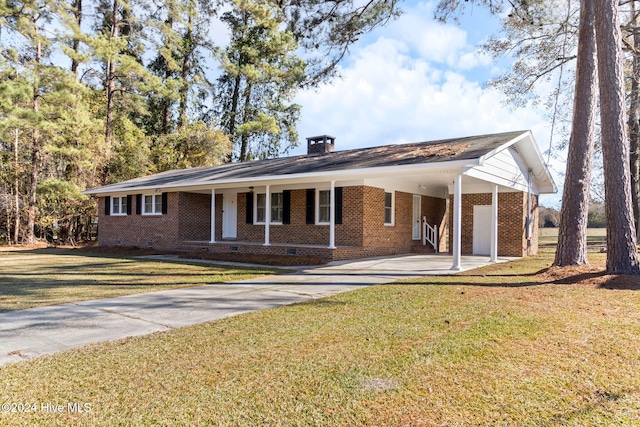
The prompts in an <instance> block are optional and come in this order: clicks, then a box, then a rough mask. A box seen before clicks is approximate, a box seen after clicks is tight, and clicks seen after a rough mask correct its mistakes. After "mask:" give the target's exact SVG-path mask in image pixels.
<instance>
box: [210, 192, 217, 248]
mask: <svg viewBox="0 0 640 427" xmlns="http://www.w3.org/2000/svg"><path fill="white" fill-rule="evenodd" d="M215 242H216V190H215V188H213V189H211V240H210V241H209V243H215Z"/></svg>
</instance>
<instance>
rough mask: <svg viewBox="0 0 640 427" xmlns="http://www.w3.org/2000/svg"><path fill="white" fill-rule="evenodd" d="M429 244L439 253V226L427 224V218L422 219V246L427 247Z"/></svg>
mask: <svg viewBox="0 0 640 427" xmlns="http://www.w3.org/2000/svg"><path fill="white" fill-rule="evenodd" d="M427 242H429V244H430V245H431V246H433V249H434V250H435V251H436V252H438V226H437V225H435V224H434V225H429V223H428V222H427V217H426V216H423V217H422V244H423V245H425V246H426V245H427Z"/></svg>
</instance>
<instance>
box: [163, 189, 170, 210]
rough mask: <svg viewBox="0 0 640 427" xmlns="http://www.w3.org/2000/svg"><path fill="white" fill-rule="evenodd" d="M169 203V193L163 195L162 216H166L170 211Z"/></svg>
mask: <svg viewBox="0 0 640 427" xmlns="http://www.w3.org/2000/svg"><path fill="white" fill-rule="evenodd" d="M168 205H169V203H168V201H167V193H162V215H166V214H167V212H168V211H169V206H168Z"/></svg>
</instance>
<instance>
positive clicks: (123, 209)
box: [120, 197, 127, 214]
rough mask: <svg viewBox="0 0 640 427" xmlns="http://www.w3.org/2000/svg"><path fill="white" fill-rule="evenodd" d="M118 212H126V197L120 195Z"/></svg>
mask: <svg viewBox="0 0 640 427" xmlns="http://www.w3.org/2000/svg"><path fill="white" fill-rule="evenodd" d="M120 213H121V214H126V213H127V198H126V197H122V198H121V199H120Z"/></svg>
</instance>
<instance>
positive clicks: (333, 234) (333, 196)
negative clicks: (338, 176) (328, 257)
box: [329, 181, 336, 249]
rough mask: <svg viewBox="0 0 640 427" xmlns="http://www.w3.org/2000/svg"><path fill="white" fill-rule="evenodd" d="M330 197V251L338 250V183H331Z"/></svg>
mask: <svg viewBox="0 0 640 427" xmlns="http://www.w3.org/2000/svg"><path fill="white" fill-rule="evenodd" d="M329 194H330V196H329V200H330V201H329V203H330V205H331V206H330V208H329V249H335V248H336V182H335V181H331V191H330V193H329Z"/></svg>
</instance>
